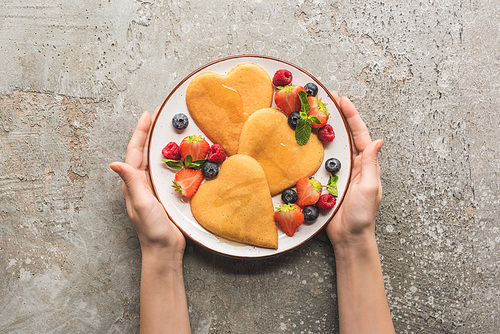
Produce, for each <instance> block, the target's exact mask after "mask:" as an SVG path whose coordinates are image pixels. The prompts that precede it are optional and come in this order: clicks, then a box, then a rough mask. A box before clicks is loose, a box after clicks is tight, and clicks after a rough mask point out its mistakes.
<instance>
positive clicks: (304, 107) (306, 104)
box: [299, 90, 311, 115]
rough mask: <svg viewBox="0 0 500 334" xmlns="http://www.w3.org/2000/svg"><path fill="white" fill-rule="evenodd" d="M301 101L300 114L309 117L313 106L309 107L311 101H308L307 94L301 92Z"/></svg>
mask: <svg viewBox="0 0 500 334" xmlns="http://www.w3.org/2000/svg"><path fill="white" fill-rule="evenodd" d="M299 99H300V112H301V113H305V114H306V115H309V110H311V106H310V105H309V101H308V100H307V93H306V92H304V91H303V90H301V91H300V92H299Z"/></svg>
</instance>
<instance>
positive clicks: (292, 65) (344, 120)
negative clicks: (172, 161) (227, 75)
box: [147, 54, 354, 259]
mask: <svg viewBox="0 0 500 334" xmlns="http://www.w3.org/2000/svg"><path fill="white" fill-rule="evenodd" d="M239 58H262V59H267V60H272V61H277V62H280V63H283V64H285V65H288V66H291V67H293V68H296V69H297V70H299V71H301V72H303V73H304V74H306V75H307V76H309V77H310V78H311V79H313V80H314V81H315V82H316V83H318V84H319V85H320V86H321V88H323V90H324V91H325V92H326V93H327V95H328V97H329V98H330V99H331V100H332V101H333V103H334V104H335V107H336V108H337V110H338V112H339V114H340V117H341V118H342V122H343V124H344V128H345V130H346V132H347V137H348V147H349V160H350V168H349V171H348V176H347V184H346V187H345V190H344V193H343V194H342V197H341V198H340V200H338V201H337V202H338V203H337V205H336V208H335V209H334V211H333V213H332V214H331V215H330V217H329V218H328V219H327V220H326V221H325V222H324V223H323V225H322V226H321V227H320V228H319V229H318V230H317V231H316V232H314V233H313V234H312V235H311V236H310V237H309V238H307V239H305V240H303V241H302V242H300V243H298V244H296V245H294V246H293V247H291V248H288V249H284V250H282V251H278V250H276V251H275V252H274V253H271V254H263V255H257V256H248V255H236V254H228V253H224V252H223V251H220V250H217V249H214V248H213V247H210V246H207V245H205V244H203V243H202V242H201V241H199V240H196V239H194V238H193V237H191V235H189V234H188V233H187V232H186V231H184V230H183V229H182V228H181V227H180V226H179V225H178V224H177V223H176V222H175V220H174V219H173V218H172V217H171V215H170V214H169V213H168V211H167V209H166V208H165V206H164V205H163V202H162V201H161V199H160V198H159V196H158V191H157V190H156V185H155V182H154V180H153V177H152V173H151V137H152V136H153V132H154V130H155V128H156V122H157V120H158V118H159V116H160V114H161V112H162V111H163V109H164V107H165V105H166V104H167V102H168V100H169V99H170V98H171V97H172V95H173V94H174V93H175V92H177V90H178V89H179V87H181V86H182V85H183V84H184V82H186V81H187V80H189V79H190V78H192V77H193V76H194V75H195V74H197V73H199V72H201V71H202V70H204V69H205V68H207V67H210V66H212V65H215V64H218V63H221V62H224V61H227V60H232V59H239ZM273 95H274V94H273ZM148 139H149V142H148V152H147V154H148V157H147V159H148V160H147V162H148V165H147V169H148V172H149V179H150V181H151V185H152V188H153V192H154V195H155V197H156V199H157V200H158V202H160V204H161V205H162V207H163V209H164V210H165V213H166V214H167V216H168V218H169V219H170V221H171V222H172V223H173V224H174V225H175V226H176V227H177V228H178V229H179V230H180V231H181V232H182V234H183V235H184V237H187V238H189V239H190V240H191V241H193V242H194V243H196V244H198V245H199V246H201V247H203V248H205V249H208V250H210V251H211V252H214V253H216V254H219V255H222V256H226V257H230V258H238V259H263V258H270V257H275V256H278V255H281V254H284V253H286V252H289V251H292V250H294V249H296V248H298V247H299V246H301V245H303V244H305V243H306V242H307V241H309V240H311V239H312V238H313V237H314V236H316V235H317V234H318V233H319V232H320V231H321V230H323V229H324V228H325V226H326V225H328V224H329V223H330V221H331V220H332V219H333V217H334V216H335V215H336V214H337V212H338V210H339V209H340V206H341V205H342V203H343V201H344V198H345V196H346V194H347V192H348V190H349V187H350V185H351V177H352V169H353V151H352V145H354V144H353V139H352V133H351V128H350V127H349V124H348V123H347V120H346V117H345V115H344V113H343V111H342V109H341V108H340V105H339V104H338V103H337V101H336V100H335V98H334V97H333V95H332V94H331V93H330V90H328V89H327V88H326V87H325V86H324V85H323V84H322V83H321V82H320V81H319V80H318V79H317V78H316V77H315V76H314V75H312V74H311V73H309V72H308V71H306V70H304V69H303V68H301V67H300V66H297V65H295V64H293V63H291V62H289V61H286V60H283V59H279V58H276V57H271V56H266V55H259V54H240V55H232V56H227V57H223V58H218V59H215V60H212V61H210V62H208V63H206V64H204V65H202V66H200V67H198V68H197V69H195V70H194V71H192V72H190V73H189V74H188V75H186V76H185V77H184V78H183V79H182V80H181V81H180V82H179V83H178V84H177V85H176V86H175V87H174V88H173V89H172V91H171V92H170V93H169V94H168V96H167V97H166V99H165V101H163V103H162V104H161V106H160V108H159V109H158V113H157V114H156V117H155V119H154V120H153V124H152V126H151V130H150V133H149V136H148ZM210 233H211V232H210ZM255 247H257V246H255Z"/></svg>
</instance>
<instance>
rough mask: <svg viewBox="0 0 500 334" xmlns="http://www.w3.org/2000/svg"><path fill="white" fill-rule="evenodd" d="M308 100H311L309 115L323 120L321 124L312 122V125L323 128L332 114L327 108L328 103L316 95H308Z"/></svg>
mask: <svg viewBox="0 0 500 334" xmlns="http://www.w3.org/2000/svg"><path fill="white" fill-rule="evenodd" d="M307 100H308V101H309V106H310V110H309V116H316V117H318V119H319V121H320V122H321V124H314V123H312V127H313V128H315V129H319V128H322V127H323V126H325V124H326V122H327V121H328V117H329V115H330V113H329V112H328V110H326V103H323V102H321V99H319V98H317V97H316V96H308V97H307Z"/></svg>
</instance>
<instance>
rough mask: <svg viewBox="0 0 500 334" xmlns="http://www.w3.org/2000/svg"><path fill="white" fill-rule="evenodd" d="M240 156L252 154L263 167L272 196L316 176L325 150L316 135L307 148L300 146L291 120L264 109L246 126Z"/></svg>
mask: <svg viewBox="0 0 500 334" xmlns="http://www.w3.org/2000/svg"><path fill="white" fill-rule="evenodd" d="M238 154H246V155H250V156H252V157H254V158H255V160H257V161H258V162H259V163H260V164H261V166H262V168H263V169H264V172H265V173H266V177H267V182H268V184H269V190H270V192H271V195H275V194H277V193H279V192H281V191H283V190H285V189H287V188H289V187H292V186H293V185H295V183H297V180H298V179H300V178H303V177H307V176H311V175H313V174H314V173H316V171H317V170H318V168H319V167H320V166H321V164H322V162H323V155H324V150H323V144H322V143H321V141H320V140H319V139H318V137H317V136H316V134H314V133H313V134H311V138H310V139H309V141H308V142H307V144H306V145H302V146H301V145H299V144H297V141H296V140H295V131H294V130H292V128H290V126H289V125H288V122H287V117H286V116H285V115H284V114H283V113H282V112H280V111H278V110H276V109H274V108H264V109H261V110H258V111H256V112H255V113H253V114H252V116H250V117H249V118H248V120H247V122H246V123H245V125H244V126H243V129H242V131H241V135H240V142H239V148H238Z"/></svg>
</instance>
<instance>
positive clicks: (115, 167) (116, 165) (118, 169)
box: [109, 162, 122, 175]
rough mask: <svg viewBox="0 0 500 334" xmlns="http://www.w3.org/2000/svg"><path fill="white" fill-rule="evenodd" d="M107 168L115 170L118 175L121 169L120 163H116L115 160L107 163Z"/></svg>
mask: <svg viewBox="0 0 500 334" xmlns="http://www.w3.org/2000/svg"><path fill="white" fill-rule="evenodd" d="M109 168H111V170H112V171H113V172H115V173H116V174H118V175H120V174H121V172H122V170H121V168H120V165H118V164H117V163H116V162H112V163H110V164H109Z"/></svg>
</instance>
